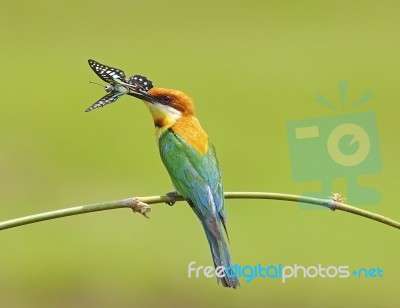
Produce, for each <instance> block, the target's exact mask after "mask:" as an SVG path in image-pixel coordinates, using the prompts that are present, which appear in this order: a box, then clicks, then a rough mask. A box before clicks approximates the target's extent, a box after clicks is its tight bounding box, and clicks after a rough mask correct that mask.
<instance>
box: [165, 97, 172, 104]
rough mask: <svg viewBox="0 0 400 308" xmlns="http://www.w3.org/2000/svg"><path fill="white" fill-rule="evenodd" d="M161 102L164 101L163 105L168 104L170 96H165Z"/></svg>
mask: <svg viewBox="0 0 400 308" xmlns="http://www.w3.org/2000/svg"><path fill="white" fill-rule="evenodd" d="M163 100H164V103H165V104H169V103H170V102H171V100H172V99H171V96H169V95H167V96H164V98H163Z"/></svg>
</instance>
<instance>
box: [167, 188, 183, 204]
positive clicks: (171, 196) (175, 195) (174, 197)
mask: <svg viewBox="0 0 400 308" xmlns="http://www.w3.org/2000/svg"><path fill="white" fill-rule="evenodd" d="M166 195H167V196H168V197H169V200H168V201H165V203H166V204H168V205H169V206H173V205H174V204H175V202H176V201H177V199H178V197H180V195H179V194H178V192H176V191H171V192H168V193H166Z"/></svg>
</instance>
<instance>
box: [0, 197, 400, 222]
mask: <svg viewBox="0 0 400 308" xmlns="http://www.w3.org/2000/svg"><path fill="white" fill-rule="evenodd" d="M225 199H274V200H282V201H294V202H303V203H309V204H315V205H319V206H322V207H326V208H329V209H331V210H333V211H334V210H339V211H344V212H348V213H352V214H355V215H359V216H363V217H365V218H368V219H372V220H375V221H378V222H380V223H383V224H386V225H388V226H391V227H394V228H396V229H400V222H397V221H395V220H392V219H390V218H387V217H385V216H382V215H378V214H375V213H372V212H369V211H365V210H362V209H359V208H356V207H354V206H351V205H347V204H344V203H341V202H338V201H337V200H335V198H332V199H318V198H311V197H305V196H298V195H288V194H278V193H266V192H226V193H225ZM183 200H184V199H183V198H182V197H176V198H175V200H174V201H183ZM167 201H168V202H171V201H172V200H171V199H170V197H168V196H152V197H136V198H128V199H123V200H117V201H109V202H101V203H96V204H89V205H82V206H76V207H71V208H66V209H61V210H55V211H51V212H45V213H40V214H36V215H30V216H25V217H21V218H16V219H11V220H7V221H3V222H0V230H4V229H9V228H14V227H19V226H23V225H27V224H31V223H36V222H40V221H45V220H50V219H56V218H61V217H67V216H72V215H79V214H85V213H91V212H98V211H105V210H114V209H120V208H130V209H132V210H133V211H134V212H138V213H141V214H142V215H143V216H145V217H147V213H149V212H150V210H151V209H150V207H149V206H148V205H149V204H156V203H165V202H167Z"/></svg>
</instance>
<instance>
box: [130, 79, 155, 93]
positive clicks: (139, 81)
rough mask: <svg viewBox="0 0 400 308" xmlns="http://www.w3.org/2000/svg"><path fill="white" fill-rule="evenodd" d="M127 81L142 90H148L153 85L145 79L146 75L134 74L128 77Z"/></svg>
mask: <svg viewBox="0 0 400 308" xmlns="http://www.w3.org/2000/svg"><path fill="white" fill-rule="evenodd" d="M128 83H129V84H131V85H134V86H136V87H140V88H141V89H142V90H145V91H149V90H150V89H151V88H152V87H153V82H152V81H151V80H149V79H147V77H146V76H142V75H134V76H132V77H129V79H128Z"/></svg>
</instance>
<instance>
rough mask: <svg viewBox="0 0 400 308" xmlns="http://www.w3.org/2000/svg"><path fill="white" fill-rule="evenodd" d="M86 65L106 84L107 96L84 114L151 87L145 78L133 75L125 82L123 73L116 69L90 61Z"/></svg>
mask: <svg viewBox="0 0 400 308" xmlns="http://www.w3.org/2000/svg"><path fill="white" fill-rule="evenodd" d="M88 63H89V66H90V68H91V69H92V70H93V71H94V72H95V73H96V75H97V76H99V77H100V78H101V79H102V80H103V81H105V82H107V83H108V85H107V86H106V87H105V90H106V92H108V94H106V95H105V96H103V97H102V98H101V99H99V100H98V101H97V102H95V103H94V104H93V105H91V106H90V107H89V108H87V109H86V112H89V111H92V110H94V109H96V108H99V107H104V106H105V105H108V104H111V103H113V102H115V101H116V100H117V99H118V98H119V97H121V96H122V95H124V94H129V93H130V92H131V91H133V92H137V91H140V90H142V91H148V90H150V89H151V88H152V87H153V83H152V82H151V80H148V79H147V78H146V77H145V76H141V75H134V76H132V77H130V78H128V80H127V79H126V78H125V73H124V71H122V70H120V69H118V68H114V67H111V66H107V65H104V64H101V63H99V62H97V61H94V60H91V59H89V60H88Z"/></svg>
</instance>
